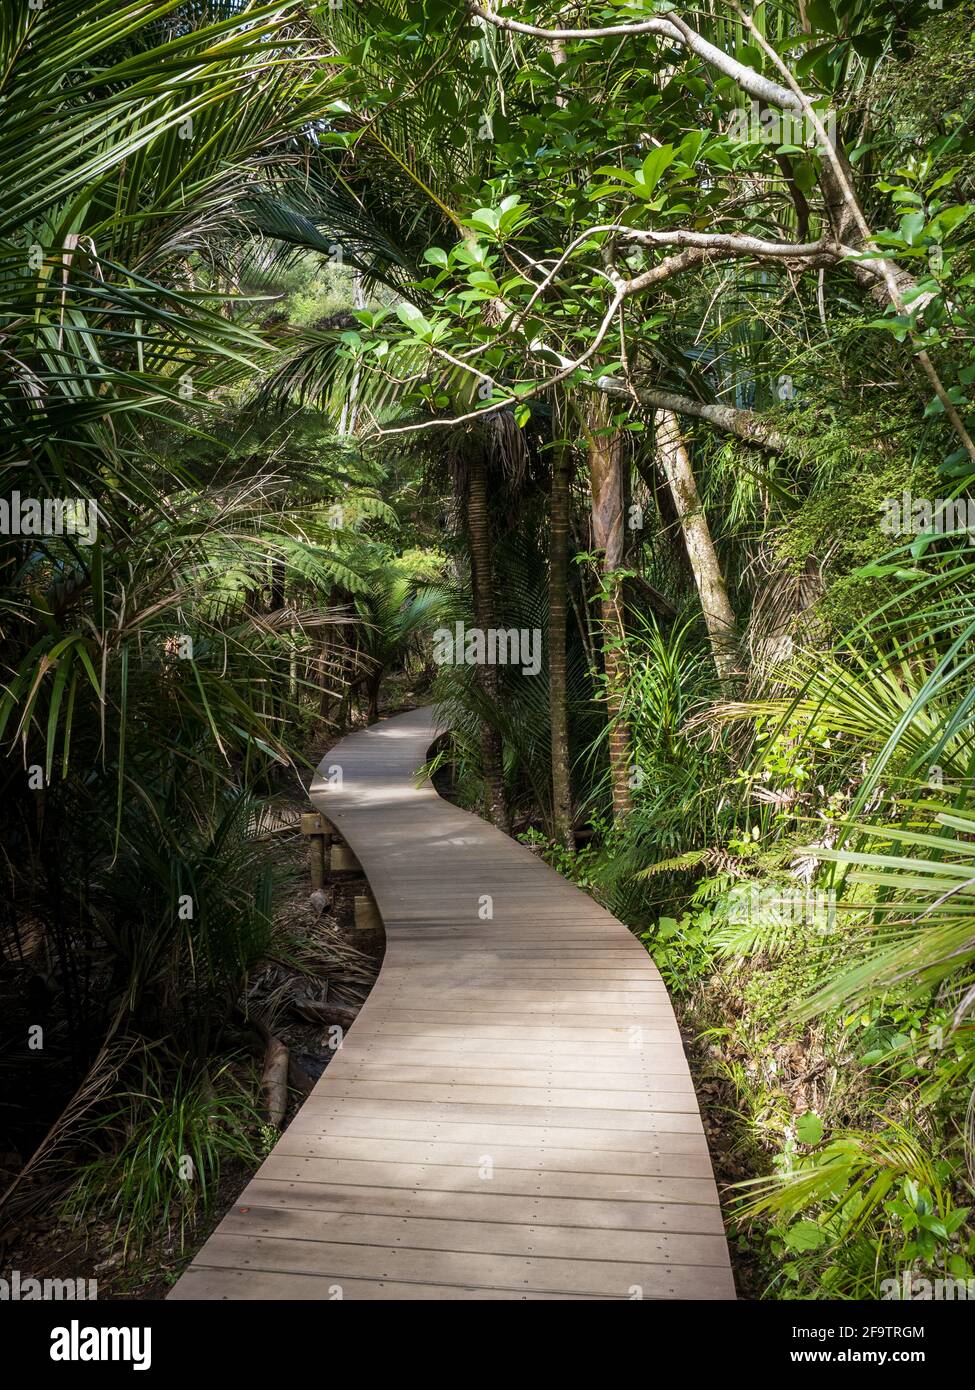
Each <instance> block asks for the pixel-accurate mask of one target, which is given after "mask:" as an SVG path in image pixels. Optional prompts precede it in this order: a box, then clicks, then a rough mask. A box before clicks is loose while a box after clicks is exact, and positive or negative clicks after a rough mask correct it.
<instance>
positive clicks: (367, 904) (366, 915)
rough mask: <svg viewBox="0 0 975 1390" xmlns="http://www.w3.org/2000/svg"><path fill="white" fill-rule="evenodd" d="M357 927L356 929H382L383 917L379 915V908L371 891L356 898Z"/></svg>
mask: <svg viewBox="0 0 975 1390" xmlns="http://www.w3.org/2000/svg"><path fill="white" fill-rule="evenodd" d="M355 929H356V931H382V929H383V919H382V918H381V917H380V915H379V908H378V907H377V906H376V900H375V898H374V897H373V896H372V894H371V893H366V894H364V895H363V896H362V897H357V898H356V900H355Z"/></svg>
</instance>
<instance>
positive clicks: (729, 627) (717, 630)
mask: <svg viewBox="0 0 975 1390" xmlns="http://www.w3.org/2000/svg"><path fill="white" fill-rule="evenodd" d="M654 423H655V425H656V431H657V452H658V455H659V458H660V466H661V468H662V469H663V472H664V476H665V477H666V479H667V483H668V485H669V487H670V492H671V496H672V497H673V499H674V506H675V507H676V508H677V516H678V518H679V520H680V527H681V532H682V533H683V536H684V546H685V548H686V550H687V558H688V560H689V561H690V563H691V569H692V571H693V573H694V583H695V584H696V585H697V592H698V594H699V596H700V599H701V608H702V610H703V612H704V622H705V625H706V626H707V630H708V636H709V638H710V639H711V652H712V655H713V657H714V664H715V666H716V667H717V671H718V679H719V680H720V681H721V684H722V687H723V688H724V689H725V691H726V692H727V693H732V692H733V691H734V689H735V687H736V685H737V682H738V680H739V678H740V676H741V674H742V671H741V662H740V657H739V650H738V624H737V622H736V621H735V615H734V612H733V610H732V607H731V602H730V600H729V598H728V589H727V586H726V585H725V582H724V575H723V574H722V573H721V563H720V561H719V560H718V552H717V551H716V550H715V548H714V541H713V540H712V538H711V528H710V527H709V526H708V521H707V517H706V516H705V515H704V508H703V507H702V506H701V498H700V495H699V494H698V490H697V482H696V480H695V478H694V470H693V468H692V467H691V460H690V457H689V455H688V452H687V445H686V444H685V443H684V437H683V435H682V434H681V431H680V425H679V424H678V422H677V416H676V415H675V414H674V413H673V412H672V411H670V410H658V411H657V412H656V413H655V415H654Z"/></svg>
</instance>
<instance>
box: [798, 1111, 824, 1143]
mask: <svg viewBox="0 0 975 1390" xmlns="http://www.w3.org/2000/svg"><path fill="white" fill-rule="evenodd" d="M796 1138H797V1139H798V1140H799V1143H800V1144H808V1145H809V1146H810V1147H813V1146H814V1145H816V1144H819V1143H821V1142H822V1138H823V1122H822V1120H821V1119H820V1118H819V1116H818V1115H816V1114H814V1113H813V1111H812V1110H808V1111H807V1112H806V1114H805V1115H800V1116H799V1118H798V1120H797V1121H796Z"/></svg>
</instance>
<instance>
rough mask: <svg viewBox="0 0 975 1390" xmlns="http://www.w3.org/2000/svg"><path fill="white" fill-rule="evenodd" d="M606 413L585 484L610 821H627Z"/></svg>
mask: <svg viewBox="0 0 975 1390" xmlns="http://www.w3.org/2000/svg"><path fill="white" fill-rule="evenodd" d="M608 424H609V409H608V406H607V405H606V403H605V402H602V401H600V402H597V403H596V414H595V416H594V418H593V425H594V428H593V429H592V431H591V432H590V431H587V433H588V438H589V480H590V488H591V490H592V531H593V544H594V546H595V548H596V550H598V551H601V552H602V571H603V590H604V593H603V598H602V600H601V603H600V620H601V629H602V649H603V672H604V674H605V678H606V714H607V718H608V719H609V772H610V782H611V785H612V791H613V815H614V817H616V818H617V819H618V818H619V817H620V816H624V815H626V813H627V812H628V811H629V810H630V809H631V807H632V805H633V797H632V793H631V787H630V781H631V772H632V767H631V758H630V731H629V729H628V728H627V726H626V723H625V721H624V720H623V717H622V714H623V707H622V698H621V687H622V680H623V663H622V661H621V659H620V644H621V642H622V640H623V635H624V631H623V620H622V595H621V592H620V582H619V580H618V579H614V578H612V575H613V574H614V572H615V571H616V570H618V569H619V568H620V566H621V565H622V563H623V469H622V445H623V436H622V434H621V433H620V432H619V431H618V430H617V431H614V432H613V433H607V427H608Z"/></svg>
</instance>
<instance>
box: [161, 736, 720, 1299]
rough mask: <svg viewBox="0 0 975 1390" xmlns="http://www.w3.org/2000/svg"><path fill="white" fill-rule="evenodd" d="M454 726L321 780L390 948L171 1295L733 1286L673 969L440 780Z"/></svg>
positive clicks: (560, 1294)
mask: <svg viewBox="0 0 975 1390" xmlns="http://www.w3.org/2000/svg"><path fill="white" fill-rule="evenodd" d="M437 732H438V730H437V727H436V725H435V723H434V721H433V718H432V715H431V712H430V711H429V710H425V709H424V710H416V711H414V712H412V713H410V714H406V715H398V716H396V717H394V718H392V719H389V720H387V721H385V722H384V723H380V724H377V725H375V726H374V727H373V728H372V729H369V730H368V731H366V732H364V733H360V734H353V735H351V736H350V737H349V738H346V739H344V740H343V741H342V742H341V743H339V744H338V745H337V746H336V747H335V748H333V749H332V750H331V752H330V753H329V754H328V756H327V757H326V759H325V760H324V762H323V764H322V768H321V769H319V777H318V778H317V779H316V781H315V783H314V784H313V786H312V801H313V803H314V805H315V807H316V809H317V810H319V811H320V812H322V813H323V814H324V815H325V816H327V817H328V819H329V821H331V822H332V823H333V824H334V825H335V827H336V829H337V831H338V833H339V834H340V835H341V836H342V838H343V840H344V841H345V842H346V843H347V844H348V845H349V847H350V849H351V850H352V852H353V853H354V854H355V855H356V857H357V858H358V859H359V861H360V863H361V864H362V866H363V871H364V873H365V875H366V877H367V878H368V880H369V885H370V888H371V891H372V893H373V896H374V898H375V900H376V903H377V905H378V908H379V911H380V913H381V915H382V918H383V921H384V923H385V929H386V957H385V961H384V964H383V968H382V970H381V972H380V975H379V978H378V979H377V981H376V983H375V985H374V987H373V990H372V992H371V994H370V996H369V999H368V1000H367V1001H366V1004H365V1005H364V1006H363V1009H362V1011H361V1013H360V1016H359V1018H358V1019H357V1021H356V1023H355V1024H354V1025H353V1027H352V1028H351V1029H350V1030H348V1032H347V1033H346V1035H345V1037H344V1039H343V1042H342V1046H341V1048H340V1049H339V1050H338V1051H337V1052H336V1055H335V1057H334V1059H333V1060H332V1062H331V1063H330V1065H329V1066H328V1068H327V1069H326V1071H325V1073H324V1075H323V1076H322V1079H321V1080H320V1081H319V1082H318V1084H317V1085H316V1087H315V1089H314V1091H313V1092H312V1094H311V1096H309V1098H308V1100H307V1101H306V1103H305V1104H304V1105H303V1106H302V1108H301V1110H300V1111H299V1112H298V1114H297V1115H296V1116H295V1118H294V1120H293V1121H292V1123H291V1125H290V1126H289V1127H288V1129H287V1130H286V1131H285V1133H284V1134H283V1135H282V1137H281V1139H280V1140H279V1142H278V1143H277V1145H276V1146H275V1148H274V1150H273V1152H272V1153H271V1155H270V1156H269V1157H268V1159H267V1160H266V1162H265V1163H264V1164H263V1166H262V1167H261V1169H260V1171H259V1172H258V1173H257V1175H256V1176H255V1177H254V1179H253V1180H252V1181H251V1182H250V1183H249V1184H248V1185H247V1187H246V1188H245V1189H244V1191H243V1193H242V1194H241V1196H240V1198H239V1200H238V1202H237V1203H236V1204H235V1206H234V1207H233V1208H232V1209H231V1211H229V1212H228V1213H227V1215H226V1216H225V1218H224V1219H223V1221H222V1222H221V1223H220V1225H219V1226H218V1227H217V1229H216V1230H215V1232H214V1233H213V1235H212V1236H211V1237H210V1239H209V1240H208V1241H207V1242H206V1243H205V1245H204V1246H203V1248H202V1249H201V1250H200V1251H199V1253H198V1254H197V1256H196V1258H195V1259H194V1260H193V1262H192V1264H191V1265H190V1267H189V1268H188V1269H187V1271H186V1272H185V1274H184V1275H183V1276H182V1278H181V1279H180V1280H179V1281H178V1282H177V1284H176V1285H175V1287H174V1289H173V1290H172V1292H171V1293H170V1295H169V1296H170V1298H174V1299H246V1300H255V1301H256V1300H264V1299H267V1300H282V1299H300V1300H312V1301H315V1300H317V1301H322V1302H341V1301H343V1300H345V1299H352V1300H403V1301H409V1300H431V1301H437V1300H447V1301H456V1300H465V1301H470V1300H479V1299H483V1300H498V1299H512V1300H518V1299H521V1300H532V1301H535V1300H580V1299H582V1300H592V1301H602V1300H607V1299H613V1300H634V1299H640V1298H652V1299H726V1298H734V1296H735V1293H734V1284H733V1281H732V1277H731V1269H730V1264H729V1260H728V1250H727V1245H726V1243H725V1238H724V1234H723V1227H722V1223H721V1214H720V1208H719V1204H718V1196H717V1191H716V1189H715V1185H714V1179H713V1176H712V1172H711V1164H710V1158H709V1156H708V1150H707V1143H706V1140H705V1137H704V1130H703V1126H702V1124H701V1119H700V1114H699V1110H698V1105H697V1100H696V1097H695V1095H694V1089H693V1085H692V1082H691V1078H690V1073H689V1071H688V1067H687V1062H686V1059H685V1056H684V1050H683V1045H682V1042H681V1038H680V1034H679V1031H678V1028H677V1024H676V1021H675V1019H674V1016H673V1011H672V1009H671V1006H670V1001H669V999H668V998H667V992H666V990H665V988H664V986H663V982H662V981H661V979H660V975H659V973H658V971H657V970H656V968H655V967H654V965H653V962H652V961H651V960H650V958H649V957H648V956H647V954H646V952H645V951H644V949H643V947H642V946H641V945H640V943H639V942H638V941H636V940H635V939H634V937H633V936H632V935H631V933H630V932H629V931H627V929H626V928H625V927H624V926H623V925H622V924H621V923H620V922H618V921H616V919H615V918H613V917H612V916H611V915H610V914H609V913H608V912H606V911H605V910H604V909H602V908H600V907H598V906H597V905H596V904H595V903H593V902H592V901H591V900H590V899H589V898H588V897H587V896H586V895H585V894H583V893H581V892H580V891H579V890H577V889H576V888H574V887H573V886H572V885H571V884H569V883H567V882H566V880H565V879H563V878H561V877H560V876H559V875H558V874H556V873H555V872H554V871H553V870H551V869H549V868H548V866H547V865H545V864H544V863H543V862H542V861H541V860H540V859H538V858H537V857H536V856H535V855H534V854H533V853H532V852H531V851H530V850H528V849H527V848H526V847H525V846H523V845H519V844H516V843H515V842H514V841H512V840H510V839H508V838H507V837H506V836H504V835H502V834H501V833H500V832H499V831H497V830H495V829H494V828H493V827H491V826H489V825H487V824H486V823H485V822H483V821H481V820H479V819H478V818H477V817H475V816H471V815H469V814H468V813H467V812H465V811H462V810H460V809H458V808H457V807H454V806H451V805H449V804H448V803H447V802H445V801H443V800H442V799H441V798H440V797H439V796H438V795H437V793H436V792H435V791H434V789H433V787H432V786H431V785H430V784H429V783H423V784H421V785H418V784H417V781H416V778H415V772H416V769H417V768H418V767H419V766H420V765H421V764H422V762H423V761H424V758H425V756H426V752H427V749H428V748H429V746H430V744H431V743H432V742H433V739H434V738H435V737H436V734H437ZM335 766H341V768H342V785H341V787H338V786H335V785H332V784H331V782H327V781H326V780H325V779H326V777H327V772H328V769H330V768H334V767H335Z"/></svg>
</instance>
